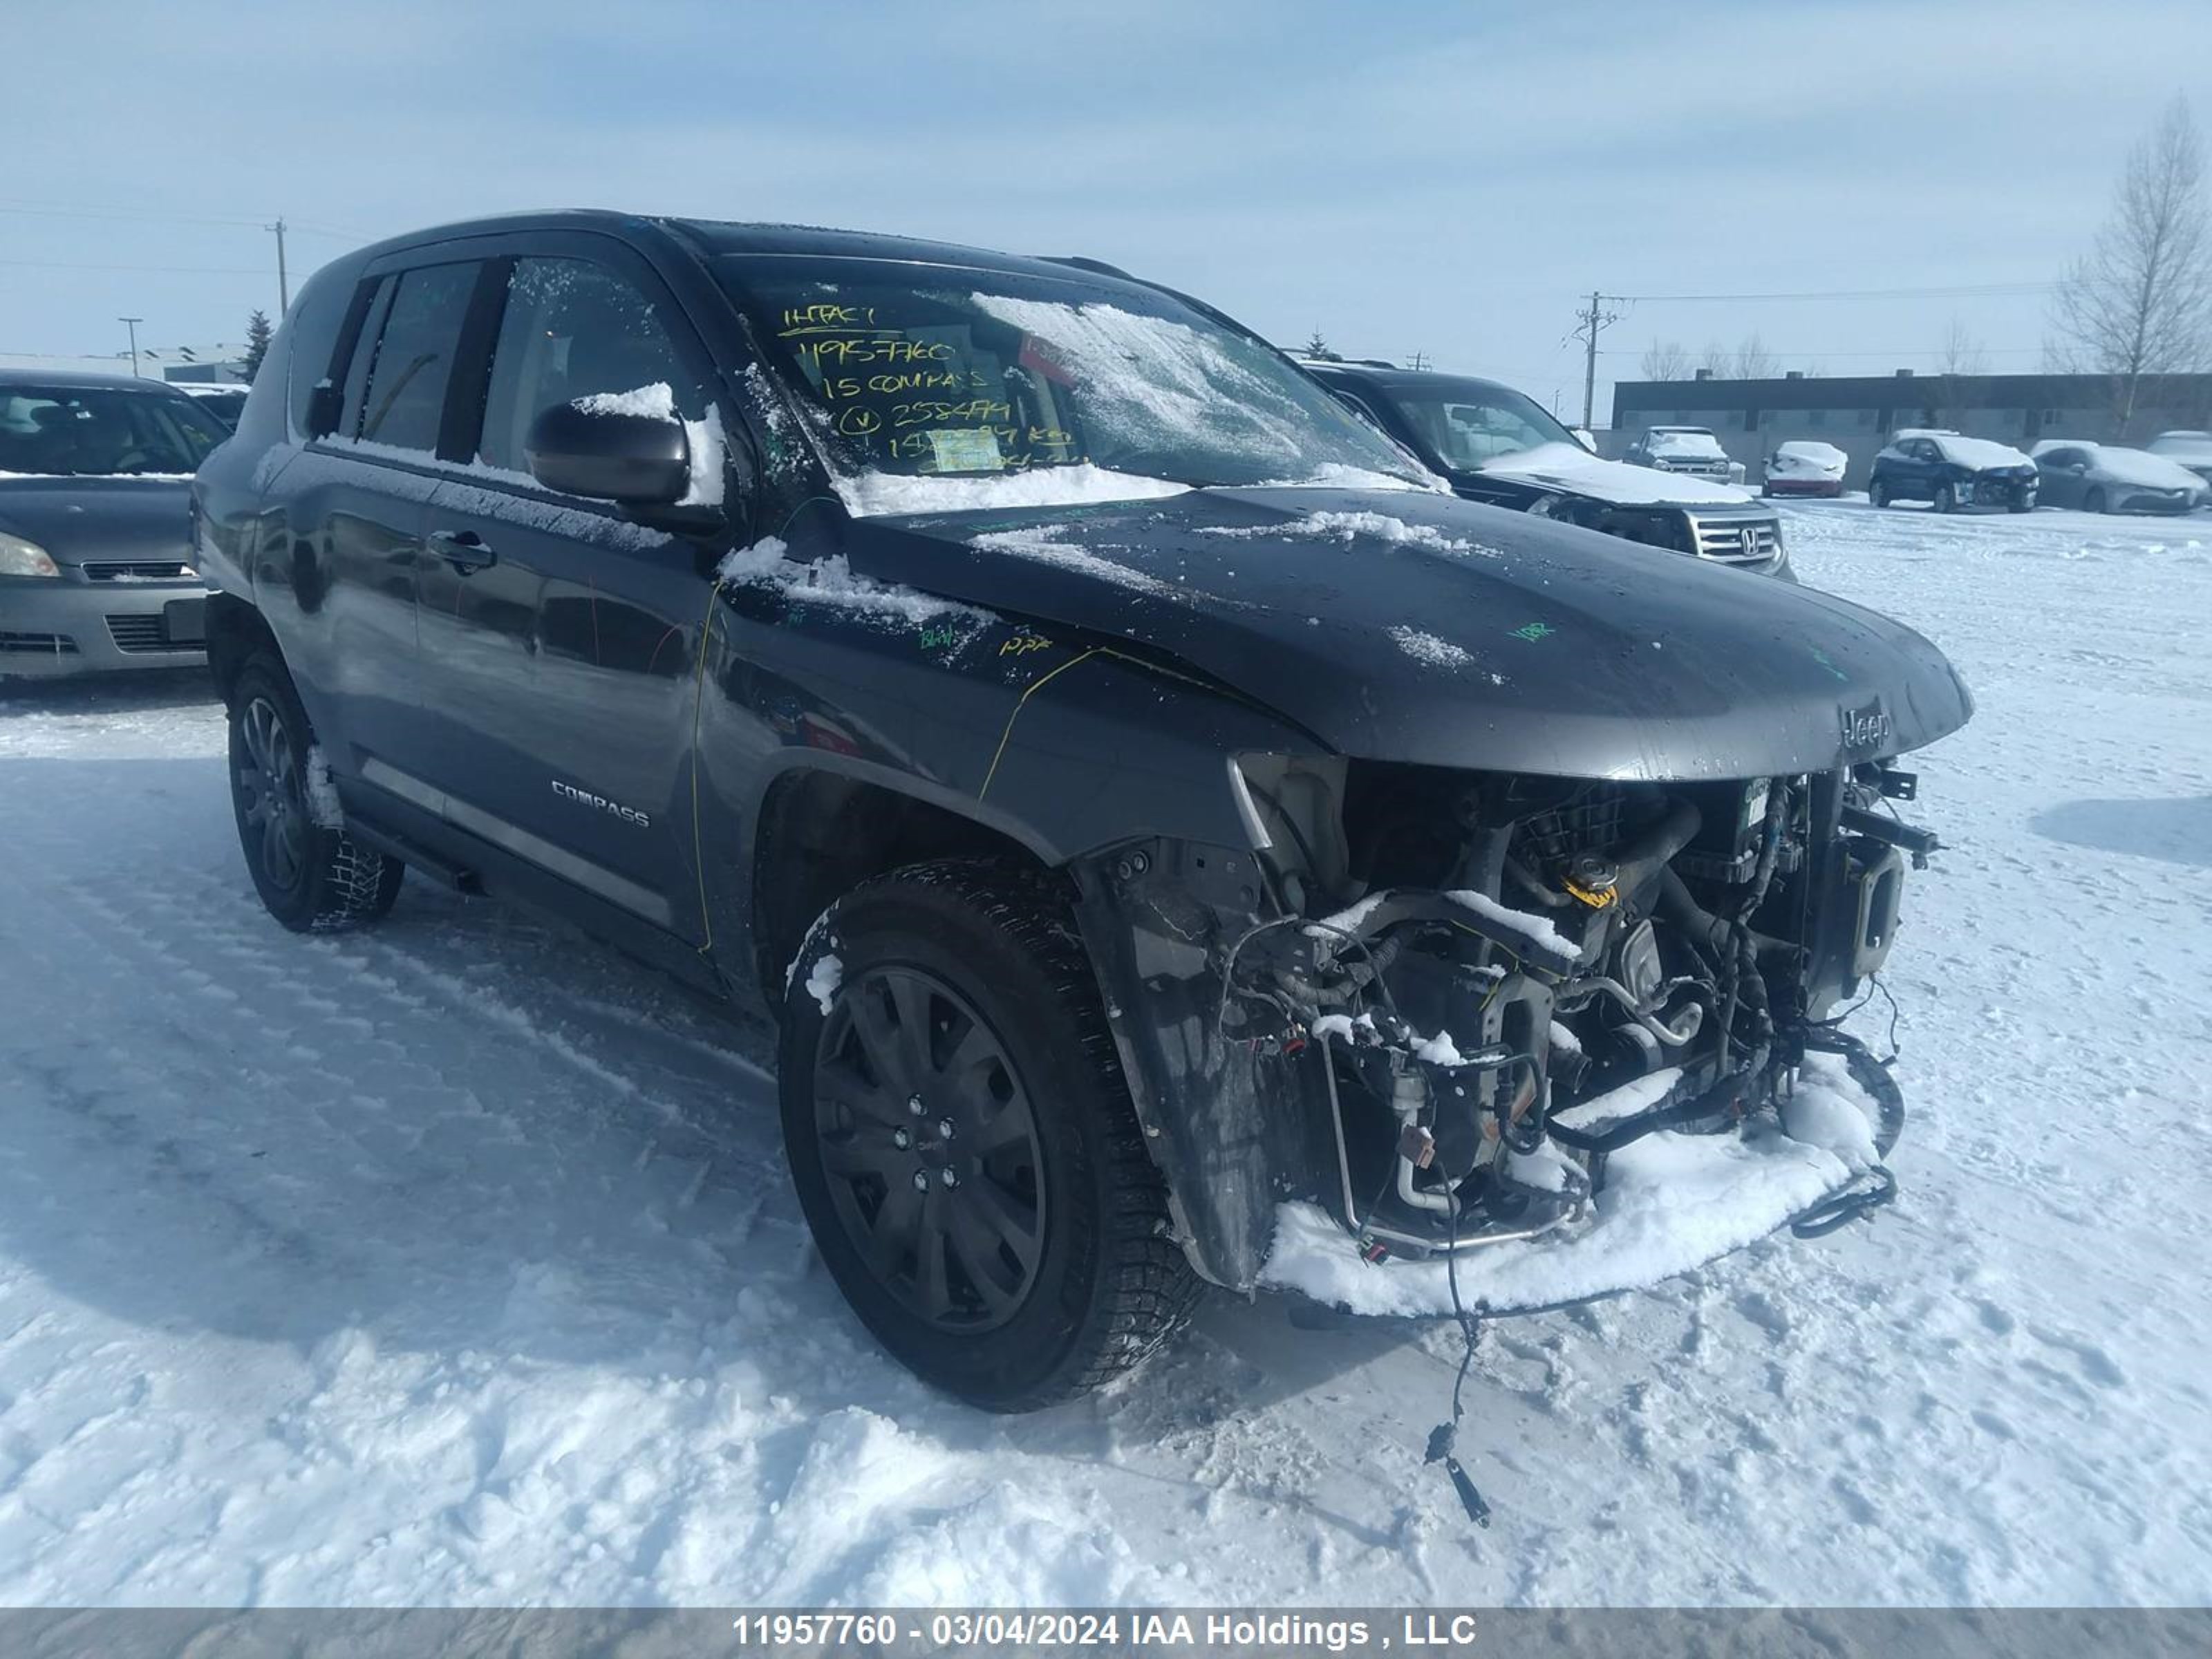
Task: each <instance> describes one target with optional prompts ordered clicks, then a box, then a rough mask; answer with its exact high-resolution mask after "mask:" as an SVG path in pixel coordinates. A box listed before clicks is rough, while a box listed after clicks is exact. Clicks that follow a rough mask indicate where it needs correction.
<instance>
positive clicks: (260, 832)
mask: <svg viewBox="0 0 2212 1659" xmlns="http://www.w3.org/2000/svg"><path fill="white" fill-rule="evenodd" d="M314 741H315V739H314V730H313V727H312V726H309V725H308V724H307V711H306V710H304V709H303V708H301V707H300V697H299V693H298V692H297V691H295V690H294V689H293V686H292V682H291V679H290V678H289V677H288V676H287V675H286V674H285V672H284V670H283V665H282V664H281V663H279V662H277V661H276V659H274V658H272V657H270V656H267V655H256V656H255V657H253V658H252V659H250V660H249V661H248V662H247V663H246V665H245V666H244V667H243V668H241V669H240V671H239V674H238V678H237V680H236V682H235V683H234V684H233V685H232V686H231V688H230V785H231V787H230V795H231V805H232V807H233V808H234V811H235V814H236V817H237V820H238V843H239V848H240V851H242V852H243V853H244V854H246V872H247V873H248V874H249V875H251V876H252V878H253V888H254V890H255V892H257V893H258V894H259V895H260V897H261V902H262V905H263V907H264V908H266V909H267V910H268V912H269V914H270V915H272V916H274V917H276V920H277V921H280V922H282V923H283V925H284V926H285V927H289V928H290V929H291V930H292V931H293V932H294V933H329V932H332V931H335V930H337V929H340V928H346V927H362V926H363V925H365V924H367V923H369V922H374V921H378V920H379V919H380V918H381V917H382V916H383V915H385V914H386V912H387V911H389V910H390V909H391V908H392V901H393V900H394V899H396V898H398V896H399V883H400V880H401V878H403V877H404V875H405V873H406V870H405V866H403V865H402V864H401V863H400V862H399V860H397V859H394V858H387V857H386V856H385V855H384V854H381V853H377V852H373V851H371V850H370V849H368V848H366V847H363V846H362V845H361V844H360V843H359V842H356V841H355V840H354V839H353V838H352V837H351V836H349V835H347V834H346V831H345V826H344V824H343V821H342V820H341V819H340V817H338V816H337V813H336V812H335V811H333V810H331V808H330V805H329V800H330V795H329V786H328V784H327V782H325V786H324V789H323V790H322V791H318V790H317V789H316V788H315V787H313V784H312V783H311V781H310V771H311V769H313V767H315V766H316V765H317V764H318V763H319V758H320V757H319V756H317V754H316V753H315V750H314ZM318 793H321V794H323V797H324V800H325V810H322V811H318V809H317V805H316V798H317V795H318Z"/></svg>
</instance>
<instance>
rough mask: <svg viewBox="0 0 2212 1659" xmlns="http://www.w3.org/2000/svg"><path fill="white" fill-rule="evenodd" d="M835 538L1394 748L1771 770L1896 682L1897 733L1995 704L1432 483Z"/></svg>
mask: <svg viewBox="0 0 2212 1659" xmlns="http://www.w3.org/2000/svg"><path fill="white" fill-rule="evenodd" d="M1227 530H1233V531H1246V532H1254V533H1250V534H1244V535H1234V536H1231V535H1223V534H1220V533H1218V532H1222V531H1227ZM829 551H832V552H834V553H835V554H836V556H838V557H840V558H842V559H846V560H849V565H848V567H845V568H848V569H849V571H850V572H851V573H852V574H854V575H855V576H857V577H860V578H864V579H866V580H870V581H873V582H876V583H879V584H883V585H884V586H893V585H896V586H899V587H901V588H902V589H906V590H909V591H911V592H914V593H915V594H916V595H919V594H922V593H929V594H942V595H944V596H945V598H946V599H954V600H959V601H963V602H965V603H966V604H967V605H974V606H986V607H988V608H989V609H991V610H993V611H997V612H998V613H1000V615H1001V616H1004V617H1019V618H1022V619H1024V620H1025V621H1029V622H1031V623H1045V624H1054V625H1056V626H1057V627H1058V628H1060V629H1079V630H1084V631H1086V632H1088V633H1090V634H1091V635H1096V636H1103V637H1118V638H1121V639H1127V640H1130V641H1136V642H1138V643H1139V644H1142V645H1145V646H1147V647H1152V649H1153V650H1154V651H1156V652H1157V653H1159V655H1160V656H1161V658H1162V659H1167V660H1174V661H1179V662H1181V663H1183V664H1185V665H1188V667H1189V668H1191V669H1192V670H1194V671H1197V672H1199V673H1201V674H1204V675H1207V676H1211V677H1212V678H1216V679H1218V680H1219V681H1221V682H1222V683H1224V684H1229V685H1233V686H1235V687H1236V688H1237V690H1239V691H1240V692H1242V693H1243V695H1244V696H1246V697H1247V698H1249V699H1250V700H1251V701H1252V702H1255V703H1256V704H1257V705H1258V706H1259V707H1261V708H1267V709H1271V710H1273V711H1274V712H1275V713H1276V714H1279V715H1280V716H1282V717H1284V718H1285V719H1287V720H1291V721H1292V722H1294V723H1295V724H1297V726H1300V727H1302V728H1303V729H1304V732H1306V733H1307V734H1309V736H1310V738H1312V739H1313V740H1316V741H1318V742H1320V743H1322V744H1326V745H1327V746H1328V747H1330V748H1332V749H1334V750H1338V751H1340V752H1342V753H1346V754H1354V755H1361V756H1366V757H1373V758H1377V759H1390V760H1401V761H1407V762H1411V763H1416V764H1423V765H1437V766H1455V767H1466V768H1473V769H1486V770H1498V771H1540V772H1544V773H1547V774H1550V775H1564V776H1583V777H1592V776H1613V777H1620V778H1644V779H1654V780H1656V779H1667V778H1694V777H1757V776H1764V775H1772V774H1775V773H1781V772H1802V771H1810V770H1823V769H1827V768H1829V767H1831V766H1833V765H1835V764H1837V763H1838V758H1839V757H1840V755H1841V753H1842V750H1843V746H1844V735H1843V734H1844V732H1845V731H1846V730H1847V727H1846V726H1845V724H1844V722H1843V721H1842V720H1841V719H1840V714H1841V711H1842V710H1844V709H1845V708H1850V709H1864V708H1869V706H1871V705H1877V704H1878V705H1879V707H1880V708H1881V712H1882V714H1884V715H1886V716H1887V718H1888V720H1890V722H1891V725H1892V732H1891V738H1890V739H1889V742H1890V743H1891V744H1893V745H1894V747H1893V749H1892V750H1890V752H1898V751H1901V750H1905V749H1911V748H1917V747H1919V746H1920V745H1921V744H1925V743H1929V742H1931V741H1933V740H1934V739H1935V738H1936V737H1939V736H1941V735H1942V733H1944V732H1948V731H1950V730H1952V729H1953V728H1954V727H1956V726H1959V725H1961V724H1963V723H1964V721H1965V720H1966V717H1967V715H1968V714H1969V712H1970V711H1971V708H1972V703H1971V702H1970V701H1969V699H1968V698H1967V696H1966V691H1965V689H1964V688H1963V686H1961V685H1960V682H1959V680H1958V678H1957V676H1956V674H1955V673H1954V671H1952V669H1951V667H1950V665H1948V663H1946V662H1945V661H1944V660H1943V659H1942V654H1941V653H1938V652H1937V651H1936V649H1935V647H1933V646H1931V645H1929V643H1928V642H1927V641H1925V640H1923V639H1921V638H1920V637H1919V636H1918V635H1916V634H1913V633H1912V632H1911V630H1910V629H1905V628H1903V627H1901V626H1899V624H1897V623H1893V622H1890V621H1889V620H1887V618H1884V617H1877V616H1875V615H1874V614H1872V613H1871V612H1868V611H1861V610H1860V609H1858V608H1857V607H1856V606H1853V605H1847V604H1845V603H1844V602H1843V601H1841V600H1839V599H1833V598H1832V597H1830V596H1827V595H1823V594H1818V593H1815V592H1813V591H1812V590H1810V589H1802V588H1798V587H1796V586H1791V585H1790V584H1788V583H1782V582H1748V581H1746V580H1744V578H1743V576H1742V574H1741V572H1740V571H1733V570H1729V569H1727V568H1723V567H1720V566H1716V565H1711V564H1708V563H1706V562H1704V561H1701V560H1696V559H1676V558H1667V559H1654V558H1653V557H1652V556H1650V552H1649V551H1648V550H1644V549H1641V548H1638V547H1637V546H1635V545H1633V544H1631V543H1628V542H1625V541H1622V540H1620V539H1619V538H1614V537H1611V536H1603V535H1599V534H1597V533H1595V532H1592V531H1588V530H1583V529H1578V528H1577V527H1576V526H1571V525H1563V524H1559V523H1556V522H1554V521H1553V520H1548V519H1543V518H1537V517H1533V516H1531V515H1529V514H1528V513H1515V512H1511V511H1509V510H1507V509H1505V508H1503V507H1489V506H1484V505H1480V504H1478V503H1475V502H1472V501H1464V500H1462V499H1460V498H1458V497H1456V496H1451V495H1430V494H1428V493H1427V492H1425V491H1398V492H1394V493H1393V494H1391V495H1372V494H1368V493H1365V492H1356V491H1350V490H1346V491H1341V492H1335V493H1334V494H1332V493H1330V492H1327V491H1317V490H1313V489H1200V490H1191V491H1188V492H1186V493H1185V494H1182V495H1177V496H1174V497H1171V498H1170V499H1166V500H1162V501H1133V502H1120V503H1110V504H1098V505H1094V506H1090V507H1080V508H1068V509H1049V508H1048V509H1029V510H1026V511H1010V512H1006V513H944V514H933V515H917V516H915V517H910V518H905V519H858V520H850V521H849V522H848V523H846V524H844V525H842V526H840V531H839V535H838V538H837V540H836V545H835V547H834V548H831V549H829ZM1769 589H1771V590H1772V591H1771V592H1769V591H1767V590H1769ZM1394 630H1396V631H1394ZM1424 636H1425V637H1424ZM1446 647H1449V648H1446ZM1458 653H1464V655H1465V658H1466V660H1465V661H1464V662H1462V661H1460V660H1459V657H1458Z"/></svg>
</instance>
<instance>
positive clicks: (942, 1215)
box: [814, 966, 1048, 1332]
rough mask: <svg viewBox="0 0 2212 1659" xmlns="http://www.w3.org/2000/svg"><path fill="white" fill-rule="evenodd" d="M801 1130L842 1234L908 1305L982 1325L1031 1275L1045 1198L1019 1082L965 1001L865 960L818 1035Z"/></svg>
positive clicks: (925, 976)
mask: <svg viewBox="0 0 2212 1659" xmlns="http://www.w3.org/2000/svg"><path fill="white" fill-rule="evenodd" d="M814 1113H815V1119H814V1121H815V1133H816V1136H817V1141H818V1144H819V1146H820V1149H821V1157H822V1164H823V1171H824V1173H825V1174H826V1176H828V1180H829V1199H830V1203H831V1205H832V1206H833V1207H834V1208H835V1210H836V1216H837V1219H838V1221H839V1222H840V1224H842V1226H843V1228H844V1230H845V1235H846V1237H847V1238H848V1240H849V1241H850V1242H851V1243H852V1244H853V1246H854V1249H856V1250H858V1251H859V1252H860V1254H861V1255H863V1256H865V1257H866V1259H867V1260H868V1261H869V1262H870V1263H871V1265H872V1267H873V1269H874V1271H875V1274H876V1277H877V1279H878V1282H879V1283H880V1284H882V1285H884V1287H885V1288H886V1289H887V1290H889V1291H890V1293H891V1294H892V1296H893V1297H896V1299H897V1301H898V1302H899V1303H900V1304H901V1305H902V1306H903V1307H905V1308H906V1309H907V1310H908V1311H909V1312H911V1313H913V1314H915V1315H916V1316H919V1317H920V1318H921V1319H924V1320H927V1322H929V1323H930V1324H932V1325H933V1326H936V1327H938V1328H940V1329H943V1330H946V1331H952V1332H981V1331H987V1330H992V1329H995V1328H997V1327H999V1326H1000V1325H1003V1324H1005V1323H1006V1321H1007V1320H1009V1319H1011V1318H1012V1316H1014V1314H1015V1313H1016V1312H1017V1311H1018V1310H1019V1309H1020V1307H1021V1305H1022V1303H1023V1301H1024V1298H1025V1297H1027V1296H1028V1295H1029V1292H1030V1287H1031V1286H1032V1285H1034V1284H1035V1283H1036V1273H1037V1267H1038V1261H1039V1258H1040V1255H1041V1254H1042V1249H1043V1242H1044V1230H1045V1225H1046V1220H1047V1216H1046V1204H1047V1202H1048V1200H1047V1197H1046V1194H1045V1191H1044V1186H1043V1182H1042V1179H1041V1171H1042V1167H1043V1154H1042V1150H1041V1149H1040V1147H1039V1146H1038V1142H1037V1128H1036V1115H1035V1113H1034V1112H1033V1110H1032V1109H1031V1107H1030V1099H1029V1095H1028V1091H1026V1090H1024V1088H1023V1086H1022V1085H1021V1082H1020V1080H1019V1079H1018V1078H1017V1076H1016V1075H1015V1073H1014V1069H1013V1066H1012V1062H1011V1061H1010V1060H1008V1058H1007V1054H1006V1044H1005V1042H1003V1041H1001V1040H1000V1037H999V1036H998V1034H997V1033H996V1032H994V1031H993V1030H991V1028H990V1026H989V1025H988V1024H986V1023H985V1021H984V1020H983V1018H982V1016H981V1014H979V1013H978V1012H976V1010H975V1006H974V1005H972V1004H971V1003H969V1001H968V1000H967V999H966V998H964V997H963V996H962V995H961V994H959V993H958V992H957V991H956V990H955V989H953V987H951V986H950V985H947V984H946V983H945V982H944V981H942V980H940V979H939V978H938V977H937V976H936V975H933V974H931V973H929V972H928V971H927V970H926V969H921V968H918V967H912V966H886V967H880V968H873V969H869V970H868V971H867V972H866V974H865V975H862V976H861V977H860V979H859V980H857V981H854V982H852V983H849V984H848V985H846V986H845V987H843V994H842V995H841V996H840V997H839V998H838V999H837V1000H836V1005H835V1006H834V1007H833V1008H832V1010H831V1012H830V1014H829V1018H827V1019H825V1020H824V1021H823V1023H822V1033H821V1036H820V1037H819V1038H818V1039H817V1043H816V1048H815V1060H814Z"/></svg>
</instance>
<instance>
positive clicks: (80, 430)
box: [0, 386, 227, 477]
mask: <svg viewBox="0 0 2212 1659" xmlns="http://www.w3.org/2000/svg"><path fill="white" fill-rule="evenodd" d="M226 436H227V434H226V433H225V432H224V431H223V429H222V427H220V426H219V425H217V424H216V422H214V421H212V420H210V418H209V417H208V416H205V415H204V414H202V413H201V412H200V411H199V410H197V409H196V408H194V407H193V406H192V404H191V400H190V399H188V398H175V397H170V396H167V395H166V394H164V393H160V392H132V391H128V390H124V389H119V388H118V389H116V390H112V391H111V390H109V389H108V388H106V387H105V386H8V387H4V388H0V472H17V473H31V474H43V475H46V476H48V477H52V476H57V475H58V476H64V477H70V476H76V477H85V476H114V475H118V474H121V475H127V474H134V473H135V474H147V473H170V474H183V473H188V472H193V471H197V470H198V468H199V464H200V462H201V460H202V459H203V458H204V457H205V456H206V454H207V453H208V452H209V451H210V450H211V449H213V448H214V447H216V445H217V444H219V443H221V442H222V441H223V439H224V438H225V437H226Z"/></svg>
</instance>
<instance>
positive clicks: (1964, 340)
mask: <svg viewBox="0 0 2212 1659" xmlns="http://www.w3.org/2000/svg"><path fill="white" fill-rule="evenodd" d="M1936 371H1937V372H1938V373H1939V374H1988V373H1989V372H1990V357H1989V353H1987V352H1986V351H1984V350H1983V349H1982V343H1981V342H1980V341H1979V340H1978V339H1976V338H1975V337H1974V336H1973V335H1972V332H1971V331H1968V329H1967V327H1966V325H1965V324H1964V323H1962V322H1960V320H1959V319H1957V318H1956V317H1954V318H1953V319H1951V324H1950V326H1949V327H1948V328H1946V329H1945V330H1944V331H1943V343H1942V345H1941V346H1939V347H1938V348H1937V349H1936Z"/></svg>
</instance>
